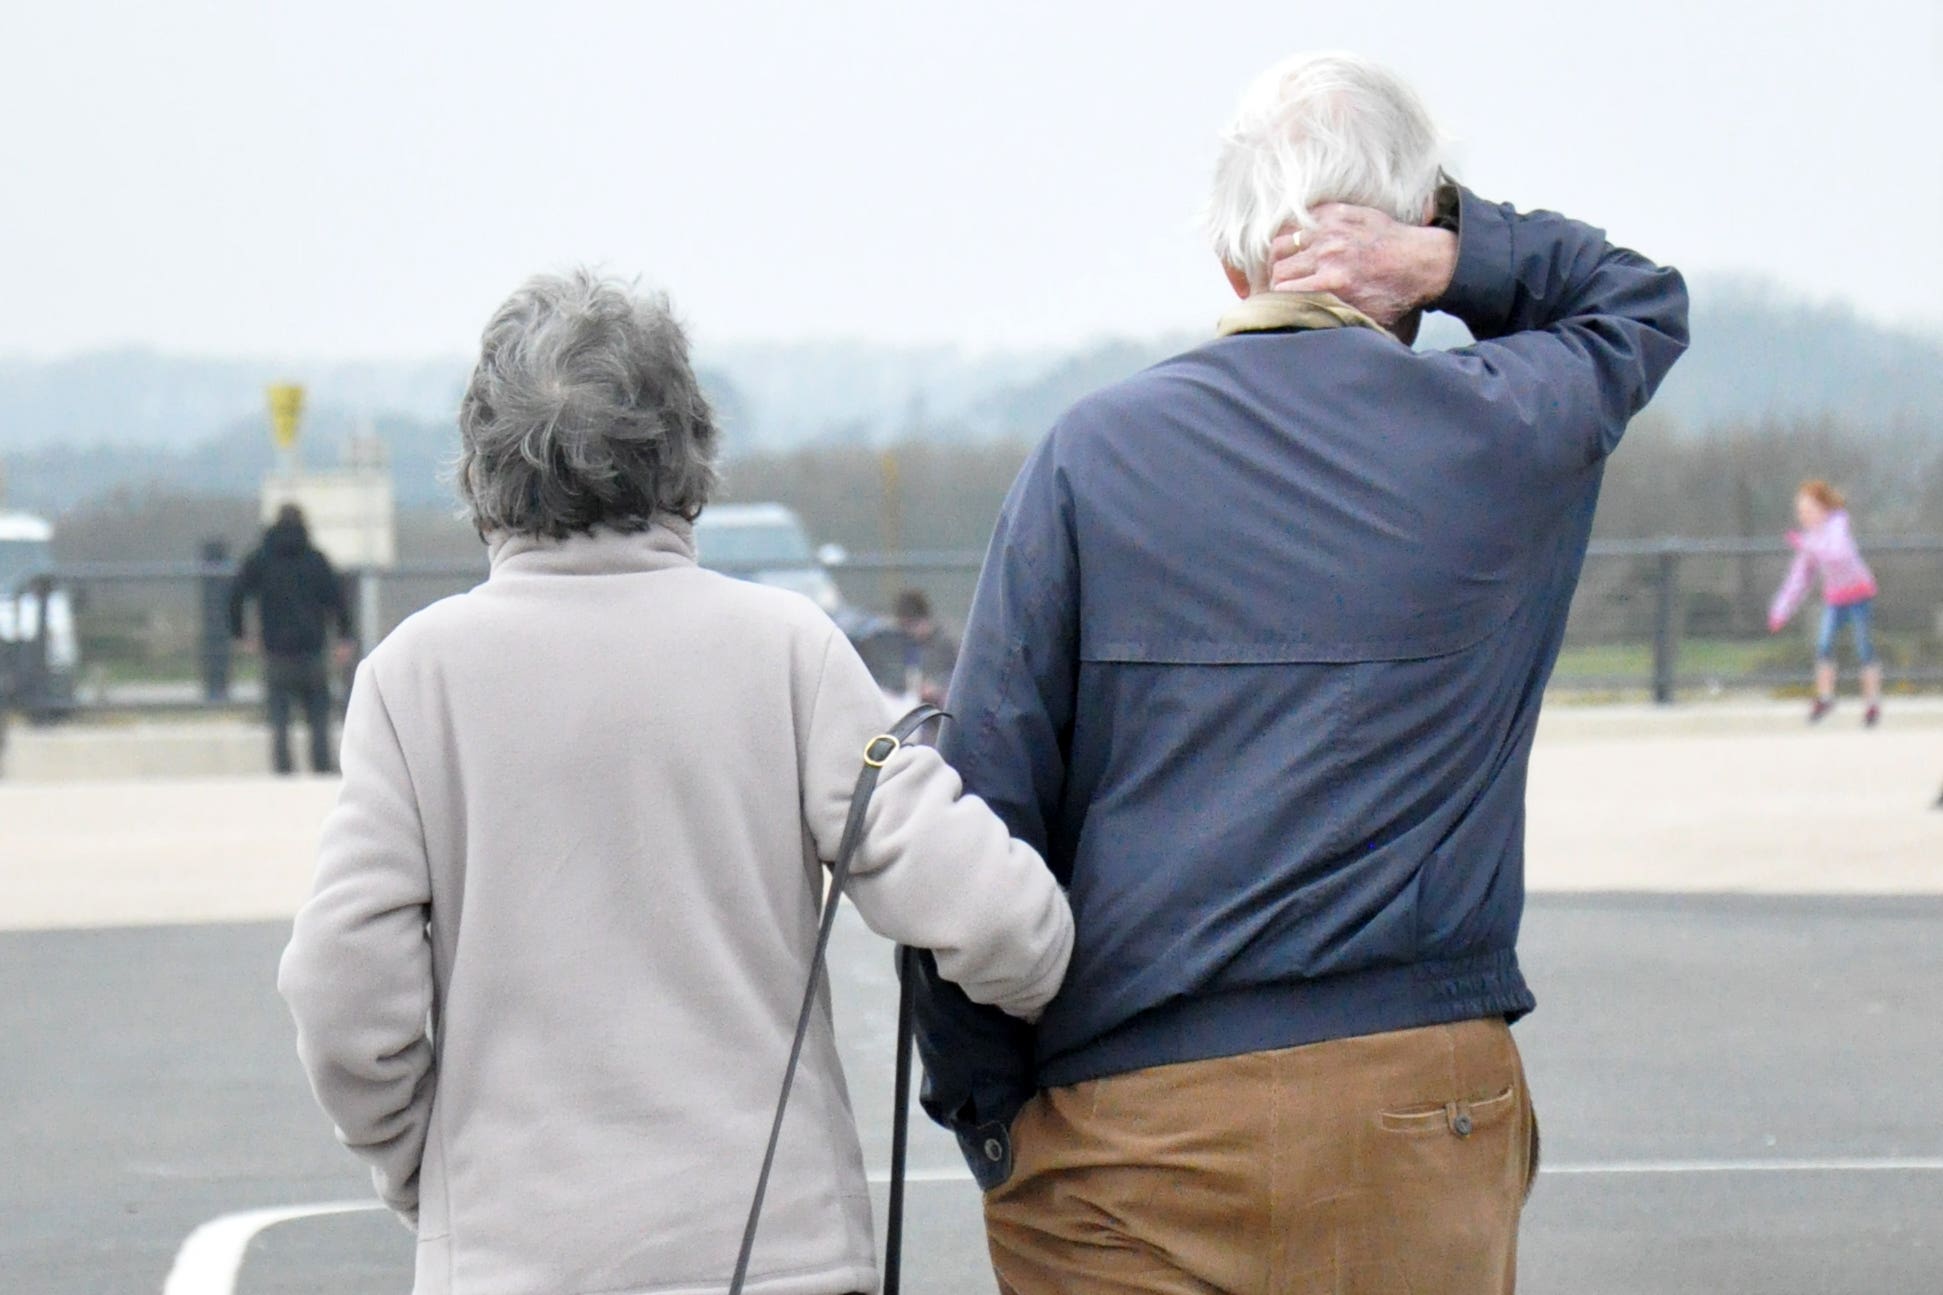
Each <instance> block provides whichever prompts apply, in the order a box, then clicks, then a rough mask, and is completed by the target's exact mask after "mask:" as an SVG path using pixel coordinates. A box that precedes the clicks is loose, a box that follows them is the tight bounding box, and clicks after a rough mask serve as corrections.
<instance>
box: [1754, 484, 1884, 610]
mask: <svg viewBox="0 0 1943 1295" xmlns="http://www.w3.org/2000/svg"><path fill="white" fill-rule="evenodd" d="M1788 543H1790V544H1792V545H1794V548H1795V560H1794V565H1793V566H1790V567H1789V568H1788V578H1787V579H1786V580H1783V581H1782V582H1781V588H1780V589H1778V590H1776V591H1775V595H1774V602H1773V603H1771V604H1769V606H1768V628H1769V629H1780V628H1781V627H1782V626H1783V625H1785V624H1786V623H1787V621H1788V618H1789V617H1791V616H1793V615H1794V614H1795V609H1796V608H1798V607H1800V606H1801V600H1802V599H1803V598H1804V597H1806V596H1807V593H1808V581H1809V578H1810V577H1811V576H1812V575H1816V574H1819V575H1820V576H1821V580H1822V601H1824V602H1826V603H1827V604H1828V605H1829V606H1830V607H1848V606H1852V605H1853V604H1855V603H1859V602H1866V601H1867V600H1869V599H1871V598H1873V597H1875V596H1876V578H1875V576H1874V575H1873V574H1871V573H1870V571H1869V564H1868V563H1866V562H1864V561H1863V560H1862V553H1861V550H1859V549H1857V548H1856V546H1855V533H1854V532H1853V531H1851V530H1850V529H1849V515H1848V512H1847V511H1846V510H1838V511H1836V512H1833V513H1830V514H1829V516H1828V520H1827V521H1825V522H1823V523H1822V524H1821V525H1820V526H1817V527H1816V528H1815V529H1814V530H1812V531H1789V532H1788Z"/></svg>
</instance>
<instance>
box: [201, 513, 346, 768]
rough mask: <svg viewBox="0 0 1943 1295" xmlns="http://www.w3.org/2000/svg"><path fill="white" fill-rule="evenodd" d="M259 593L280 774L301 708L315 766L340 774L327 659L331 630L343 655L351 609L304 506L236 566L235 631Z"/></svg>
mask: <svg viewBox="0 0 1943 1295" xmlns="http://www.w3.org/2000/svg"><path fill="white" fill-rule="evenodd" d="M252 599H254V600H255V601H256V605H257V623H258V625H259V626H260V627H261V631H262V639H263V684H264V691H265V696H266V698H267V701H268V708H269V713H270V733H271V747H270V749H271V755H272V757H273V759H274V760H275V762H276V769H277V772H278V773H291V772H294V769H295V765H294V762H293V761H292V760H291V757H290V713H291V710H292V708H293V707H302V708H303V712H304V722H305V724H306V725H307V726H308V728H309V729H310V767H311V770H312V771H313V772H315V773H334V772H336V769H337V762H336V760H334V759H333V758H332V755H331V681H330V671H329V668H328V666H327V664H326V661H325V648H326V647H328V646H329V640H330V633H331V630H332V628H333V627H335V628H336V630H337V633H338V635H339V638H340V642H339V644H338V655H339V656H340V657H342V656H345V655H348V653H349V650H350V646H351V642H350V640H351V611H350V608H349V607H348V606H347V605H346V603H345V601H344V585H343V583H342V582H341V581H340V580H339V579H338V577H337V572H336V571H334V570H332V569H331V564H330V559H328V558H326V557H325V556H324V555H323V554H322V553H320V552H318V551H317V548H316V546H315V545H313V544H312V543H311V542H310V532H309V531H308V530H307V529H306V528H305V526H304V514H303V510H302V509H300V508H298V507H297V506H296V505H295V504H285V505H284V506H283V507H282V508H281V509H280V510H278V512H277V519H276V521H275V522H273V523H271V525H270V527H269V529H268V530H266V531H264V533H263V543H262V544H260V545H258V546H257V548H256V550H255V551H254V552H252V553H251V554H250V555H249V556H248V557H247V558H244V559H243V565H242V568H241V569H240V570H239V571H238V572H237V573H236V583H235V585H234V586H233V587H232V588H231V590H230V595H229V632H230V634H231V636H232V637H235V638H239V639H240V638H242V637H243V632H244V631H243V609H244V606H245V605H246V604H247V603H248V602H250V600H252Z"/></svg>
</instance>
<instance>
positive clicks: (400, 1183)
mask: <svg viewBox="0 0 1943 1295" xmlns="http://www.w3.org/2000/svg"><path fill="white" fill-rule="evenodd" d="M343 765H344V782H343V788H342V790H341V792H340V793H339V796H338V802H337V806H336V808H335V809H334V810H332V812H331V814H330V817H329V818H328V819H326V820H325V823H324V832H323V840H322V844H321V846H320V848H319V854H318V864H317V877H316V885H315V889H314V891H313V893H312V895H311V898H310V901H309V902H308V903H306V904H305V905H304V907H303V909H302V910H301V911H300V912H299V913H298V914H297V923H296V929H295V932H294V933H293V934H292V936H291V939H290V946H289V947H288V948H287V949H285V950H284V954H283V963H282V966H281V968H280V969H279V972H278V976H277V987H278V989H279V990H280V991H281V992H282V994H283V997H284V1000H285V1002H287V1003H288V1004H289V1006H290V1012H291V1015H292V1016H294V1017H295V1018H296V1022H297V1053H298V1056H299V1057H300V1058H301V1059H302V1061H303V1064H304V1069H305V1070H306V1071H307V1072H308V1073H309V1075H310V1084H311V1088H312V1090H313V1091H314V1092H315V1093H316V1094H317V1100H318V1103H319V1104H320V1105H322V1106H323V1108H324V1111H325V1113H326V1114H327V1115H329V1116H330V1117H331V1119H332V1121H333V1122H335V1123H336V1125H337V1135H338V1139H339V1140H340V1141H341V1142H343V1143H344V1145H345V1146H346V1147H349V1148H350V1149H351V1150H352V1151H353V1152H355V1153H356V1154H357V1155H358V1156H360V1157H362V1158H363V1159H364V1160H365V1161H366V1162H368V1163H369V1164H370V1166H371V1169H372V1177H373V1179H374V1181H375V1182H376V1184H377V1187H378V1192H379V1194H380V1195H381V1196H382V1197H383V1198H384V1201H385V1204H387V1205H389V1206H390V1207H391V1208H392V1209H393V1210H394V1211H396V1212H397V1213H398V1214H399V1215H400V1216H401V1217H402V1218H404V1219H405V1220H406V1222H407V1223H415V1222H416V1218H417V1213H418V1170H419V1162H420V1159H421V1157H422V1154H423V1152H424V1148H425V1135H426V1127H427V1120H428V1116H429V1113H430V1110H431V1105H432V1084H433V1066H432V1044H431V1041H430V1038H429V1037H428V1024H429V1020H430V1013H431V1009H432V957H431V943H430V940H429V938H428V936H427V934H426V925H425V924H426V918H427V913H428V907H429V905H430V903H431V878H430V872H429V869H428V867H427V863H426V855H425V838H424V832H423V829H422V827H421V826H420V821H419V815H418V808H417V802H416V799H415V797H414V796H413V794H412V785H411V775H410V773H409V772H408V770H407V768H406V765H405V757H404V752H403V750H402V749H401V747H400V745H399V740H398V733H397V730H396V729H395V728H394V727H393V726H392V719H391V714H390V712H389V711H388V710H387V709H386V707H385V701H384V696H383V693H382V692H381V691H380V689H379V686H378V681H377V676H376V675H375V674H374V673H373V672H372V667H371V665H370V663H369V662H366V663H365V665H363V666H362V667H360V669H359V671H358V677H357V682H356V684H355V685H354V686H353V688H352V690H351V701H350V709H349V712H348V713H347V714H346V716H345V719H344V755H343Z"/></svg>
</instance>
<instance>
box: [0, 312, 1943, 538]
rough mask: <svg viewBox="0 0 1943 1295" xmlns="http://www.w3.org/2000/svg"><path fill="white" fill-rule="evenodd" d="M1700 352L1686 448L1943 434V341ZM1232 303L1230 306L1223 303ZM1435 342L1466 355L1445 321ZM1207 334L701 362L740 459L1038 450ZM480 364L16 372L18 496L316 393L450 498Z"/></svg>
mask: <svg viewBox="0 0 1943 1295" xmlns="http://www.w3.org/2000/svg"><path fill="white" fill-rule="evenodd" d="M1695 299H1696V300H1695V310H1694V336H1695V338H1696V342H1695V345H1694V347H1693V350H1692V351H1691V353H1690V354H1689V355H1688V356H1687V358H1686V359H1685V360H1684V361H1683V362H1682V364H1681V365H1680V367H1679V368H1678V369H1676V370H1675V372H1674V374H1673V376H1672V377H1671V378H1670V379H1669V381H1668V383H1667V385H1666V388H1665V389H1664V390H1663V391H1662V393H1661V395H1660V398H1659V401H1658V402H1657V403H1656V405H1655V409H1656V411H1657V413H1658V414H1659V416H1660V417H1661V418H1662V419H1663V420H1665V421H1666V422H1667V423H1669V424H1671V425H1672V426H1674V427H1676V428H1680V429H1682V430H1683V431H1685V432H1687V433H1690V434H1691V433H1704V432H1706V431H1708V430H1709V429H1711V428H1714V427H1717V426H1721V425H1725V424H1731V423H1734V422H1738V421H1748V420H1754V419H1759V418H1763V417H1783V418H1802V417H1813V416H1818V415H1824V414H1834V415H1836V416H1837V417H1839V418H1840V419H1841V420H1843V421H1845V422H1850V423H1854V424H1857V425H1861V426H1870V425H1881V426H1890V425H1896V426H1900V427H1901V428H1903V429H1904V430H1905V431H1906V430H1907V429H1909V428H1912V427H1917V428H1920V427H1937V428H1939V429H1943V338H1938V337H1935V336H1930V335H1926V334H1922V333H1916V332H1910V331H1901V330H1897V329H1893V328H1888V327H1884V326H1882V325H1879V324H1876V323H1873V322H1870V321H1868V320H1865V319H1863V318H1861V317H1860V316H1858V315H1856V314H1855V313H1854V312H1853V311H1852V310H1849V309H1846V308H1843V307H1831V306H1823V305H1816V304H1812V303H1807V302H1803V301H1801V300H1798V299H1794V298H1790V297H1787V296H1785V295H1782V294H1780V293H1779V292H1777V291H1776V290H1774V289H1773V288H1771V287H1769V286H1766V285H1764V284H1761V283H1758V282H1749V281H1743V280H1722V281H1711V282H1710V281H1702V282H1701V283H1700V284H1699V285H1698V286H1697V287H1696V290H1695ZM1217 304H1218V303H1217ZM1432 323H1433V325H1434V326H1433V327H1431V328H1428V329H1427V330H1426V344H1429V345H1456V344H1461V343H1462V342H1463V341H1464V340H1466V339H1465V336H1464V333H1463V330H1462V328H1461V327H1458V326H1456V325H1455V323H1454V321H1449V320H1444V319H1441V318H1439V317H1433V321H1432ZM1203 336H1205V334H1204V333H1200V332H1190V331H1183V332H1180V333H1176V334H1173V335H1170V336H1166V337H1159V338H1147V339H1140V338H1110V339H1105V340H1102V341H1098V342H1095V343H1092V344H1089V345H1084V346H1077V347H1071V348H1066V349H1063V350H1058V349H1055V350H1033V351H1017V352H983V353H968V352H964V351H960V350H956V349H953V348H950V347H896V346H878V345H868V344H864V343H845V342H800V343H771V344H760V345H757V344H742V345H727V346H721V347H717V348H713V349H712V350H710V351H709V352H708V353H707V354H705V355H704V356H702V357H701V358H702V360H703V380H704V382H705V384H706V385H707V387H708V389H709V391H710V394H711V396H712V398H713V399H714V400H715V402H716V405H717V407H718V409H719V410H720V412H721V415H722V418H723V422H724V425H725V427H726V428H727V441H728V447H729V452H730V454H731V455H732V456H747V455H752V454H763V453H775V452H781V451H787V450H791V449H796V448H801V447H804V446H810V445H819V444H833V445H865V446H870V445H880V444H885V443H889V442H891V441H902V440H917V441H924V440H931V441H952V442H958V441H964V440H974V441H1000V440H1028V439H1032V438H1036V437H1037V436H1039V435H1040V434H1041V433H1043V432H1044V431H1045V429H1046V428H1047V427H1049V426H1050V425H1051V423H1052V422H1053V420H1054V419H1056V418H1057V417H1058V415H1059V414H1060V412H1061V411H1062V410H1064V409H1065V408H1066V407H1067V406H1068V405H1070V404H1071V403H1072V402H1073V401H1074V400H1075V399H1077V398H1078V397H1079V396H1081V395H1083V394H1085V393H1086V392H1087V391H1090V390H1093V389H1095V388H1097V387H1099V386H1102V385H1104V384H1106V383H1110V382H1114V381H1117V380H1119V379H1121V378H1123V377H1125V376H1127V375H1129V374H1131V373H1133V372H1135V371H1137V370H1138V369H1140V368H1142V367H1144V366H1146V365H1148V364H1151V363H1153V362H1154V361H1156V360H1159V359H1161V358H1163V357H1165V356H1167V355H1169V354H1172V353H1174V352H1176V351H1178V350H1181V349H1183V348H1185V347H1188V346H1192V345H1194V344H1195V343H1196V342H1197V340H1198V339H1199V338H1200V337H1203ZM465 373H466V364H465V362H464V361H463V360H461V359H457V358H452V359H446V360H419V361H398V362H366V363H357V364H306V363H301V362H295V363H289V364H279V363H274V362H270V361H262V360H222V359H196V358H186V357H173V356H165V355H159V354H156V353H154V352H149V351H139V350H120V351H107V352H100V353H95V354H88V355H81V356H75V357H72V358H67V359H61V360H54V361H46V362H33V361H26V360H21V359H4V358H0V464H4V466H5V469H6V477H7V498H8V499H9V501H10V502H11V503H13V504H14V505H16V506H20V507H29V508H37V509H41V510H43V511H55V512H58V511H60V510H62V509H64V508H67V507H70V506H72V505H74V504H76V503H78V502H80V501H82V500H85V499H88V498H90V497H93V496H96V495H99V494H102V493H104V492H106V491H108V490H110V489H113V488H116V487H131V488H137V489H139V488H141V487H142V486H144V485H147V484H151V483H153V484H159V485H167V486H169V487H171V488H180V489H194V490H197V491H201V492H206V493H215V494H225V493H236V494H249V493H253V492H254V489H255V485H256V482H257V480H258V479H259V478H260V476H261V475H262V473H263V472H264V471H265V470H266V469H267V468H268V466H269V464H270V450H269V447H268V444H267V437H266V432H265V421H264V414H263V388H264V386H265V385H266V384H267V383H269V382H272V381H276V380H279V379H284V378H294V379H296V380H299V381H302V382H304V383H305V384H306V386H307V387H308V388H309V392H310V407H311V408H310V413H309V414H308V416H307V419H306V432H305V454H306V457H307V458H308V459H310V460H311V461H313V462H317V463H328V462H332V461H335V459H336V457H337V454H338V449H339V447H340V446H341V445H342V443H343V441H344V439H345V438H346V437H347V436H348V435H349V434H350V433H351V431H352V430H353V429H354V428H355V427H357V426H359V425H360V424H361V423H364V422H369V423H370V424H372V425H373V426H374V427H375V428H376V430H377V431H378V432H379V433H380V434H381V435H382V436H384V437H385V439H386V440H387V441H388V442H389V443H390V444H391V447H392V453H393V459H394V464H395V468H396V473H397V478H398V483H399V493H400V497H401V500H403V501H404V502H407V503H441V504H442V503H443V502H444V501H445V500H446V498H447V497H448V496H447V490H446V487H445V485H444V483H443V481H442V479H441V476H440V468H441V466H442V465H443V464H444V463H446V462H447V461H449V459H450V457H451V455H452V452H453V449H454V448H455V440H456V433H455V431H454V428H453V423H452V416H453V411H454V410H455V409H456V408H457V405H458V399H459V394H460V391H461V388H462V385H463V383H464V379H465Z"/></svg>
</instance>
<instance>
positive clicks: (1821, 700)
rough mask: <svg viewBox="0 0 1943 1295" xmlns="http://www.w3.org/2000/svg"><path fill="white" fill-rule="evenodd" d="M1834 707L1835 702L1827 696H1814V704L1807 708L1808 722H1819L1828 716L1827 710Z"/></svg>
mask: <svg viewBox="0 0 1943 1295" xmlns="http://www.w3.org/2000/svg"><path fill="white" fill-rule="evenodd" d="M1834 709H1835V703H1834V702H1833V701H1831V700H1830V699H1828V698H1827V697H1817V698H1815V704H1814V705H1813V706H1810V707H1809V708H1808V722H1809V723H1810V724H1819V723H1821V722H1822V721H1823V720H1825V719H1827V718H1828V712H1830V711H1832V710H1834Z"/></svg>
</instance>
